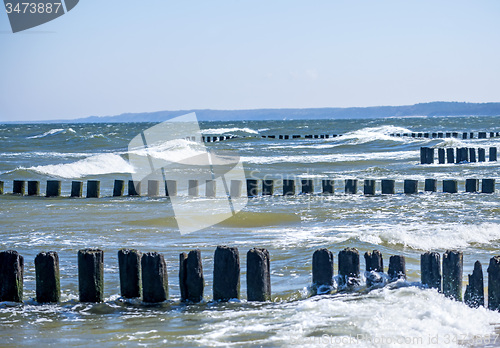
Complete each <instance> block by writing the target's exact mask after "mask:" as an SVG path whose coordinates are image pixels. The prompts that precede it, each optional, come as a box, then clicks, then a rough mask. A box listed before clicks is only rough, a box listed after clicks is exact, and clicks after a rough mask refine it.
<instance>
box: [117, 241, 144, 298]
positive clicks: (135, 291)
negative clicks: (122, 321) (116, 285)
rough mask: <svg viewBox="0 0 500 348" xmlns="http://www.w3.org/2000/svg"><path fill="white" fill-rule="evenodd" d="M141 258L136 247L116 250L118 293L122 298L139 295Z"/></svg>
mask: <svg viewBox="0 0 500 348" xmlns="http://www.w3.org/2000/svg"><path fill="white" fill-rule="evenodd" d="M141 258H142V253H141V252H140V251H138V250H136V249H120V250H119V251H118V266H119V269H120V294H121V295H122V297H123V298H137V297H141Z"/></svg>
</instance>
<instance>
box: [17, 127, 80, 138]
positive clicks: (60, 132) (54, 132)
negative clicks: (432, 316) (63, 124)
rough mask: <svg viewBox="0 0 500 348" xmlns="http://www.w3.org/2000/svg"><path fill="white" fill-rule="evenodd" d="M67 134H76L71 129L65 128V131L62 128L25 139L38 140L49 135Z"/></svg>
mask: <svg viewBox="0 0 500 348" xmlns="http://www.w3.org/2000/svg"><path fill="white" fill-rule="evenodd" d="M67 133H73V134H74V133H76V131H75V130H74V129H73V128H67V129H64V128H54V129H51V130H49V131H46V132H45V133H43V134H38V135H34V136H31V137H27V138H26V139H38V138H44V137H46V136H49V135H56V134H67Z"/></svg>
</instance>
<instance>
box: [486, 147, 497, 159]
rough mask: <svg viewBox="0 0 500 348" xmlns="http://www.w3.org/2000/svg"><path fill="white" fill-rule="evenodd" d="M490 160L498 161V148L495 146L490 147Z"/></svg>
mask: <svg viewBox="0 0 500 348" xmlns="http://www.w3.org/2000/svg"><path fill="white" fill-rule="evenodd" d="M488 160H489V161H490V162H496V160H497V148H496V147H495V146H493V147H490V157H489V158H488Z"/></svg>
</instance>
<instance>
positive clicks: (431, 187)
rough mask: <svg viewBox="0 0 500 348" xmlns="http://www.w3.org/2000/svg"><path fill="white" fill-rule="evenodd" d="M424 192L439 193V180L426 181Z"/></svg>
mask: <svg viewBox="0 0 500 348" xmlns="http://www.w3.org/2000/svg"><path fill="white" fill-rule="evenodd" d="M424 191H425V192H436V191H437V180H436V179H425V182H424Z"/></svg>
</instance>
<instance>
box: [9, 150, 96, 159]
mask: <svg viewBox="0 0 500 348" xmlns="http://www.w3.org/2000/svg"><path fill="white" fill-rule="evenodd" d="M89 155H90V154H88V153H84V152H39V151H34V152H1V153H0V157H5V158H15V157H24V158H31V157H41V158H71V157H88V156H89Z"/></svg>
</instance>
